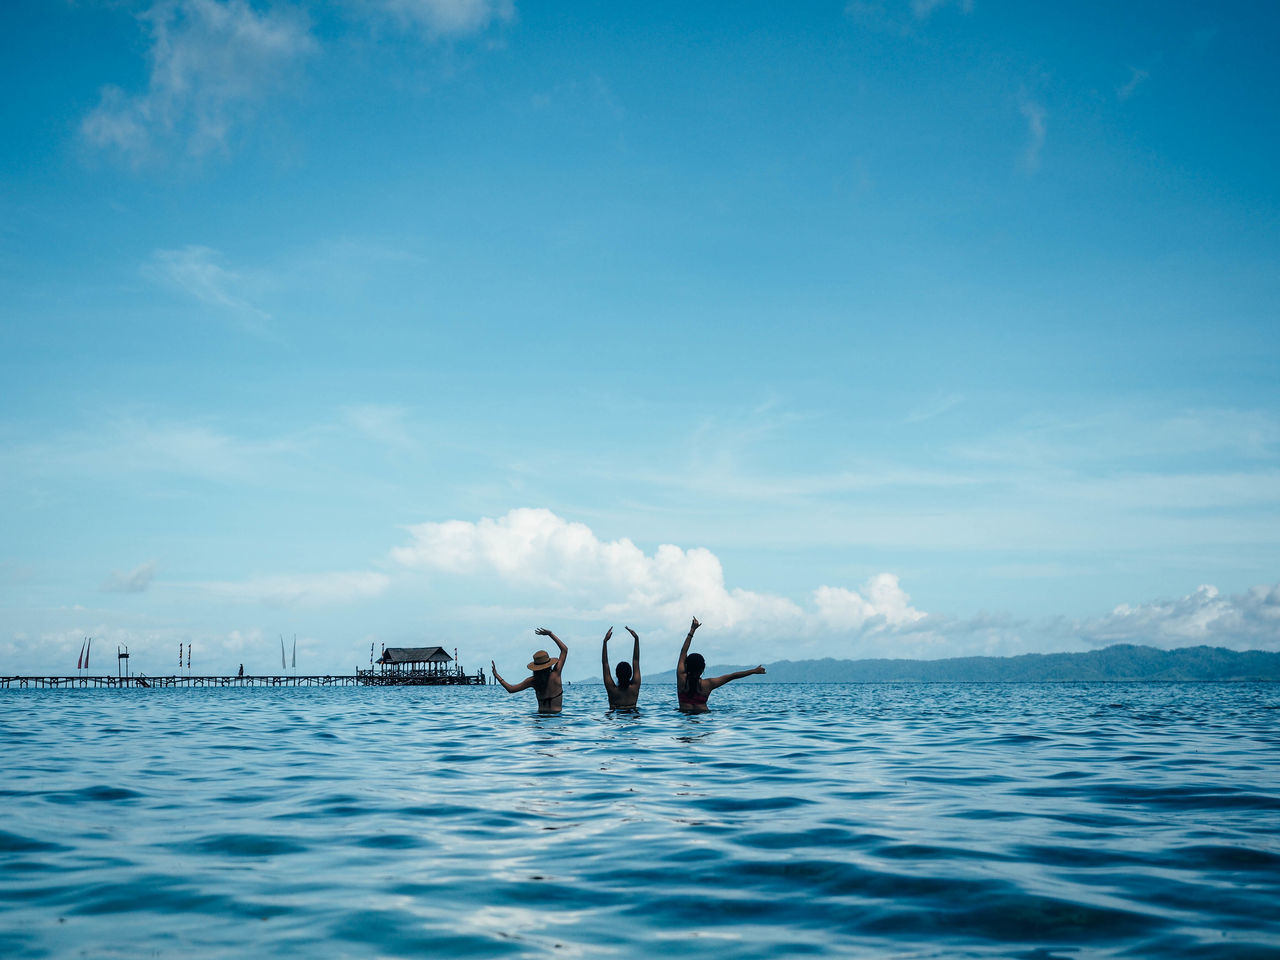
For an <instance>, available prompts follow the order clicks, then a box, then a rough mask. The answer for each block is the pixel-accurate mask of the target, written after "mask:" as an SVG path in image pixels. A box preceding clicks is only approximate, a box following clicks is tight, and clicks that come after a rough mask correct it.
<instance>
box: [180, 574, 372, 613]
mask: <svg viewBox="0 0 1280 960" xmlns="http://www.w3.org/2000/svg"><path fill="white" fill-rule="evenodd" d="M390 585H391V578H390V577H388V576H387V575H386V574H382V573H373V572H370V571H352V572H340V573H312V574H281V575H274V576H265V577H253V578H250V579H248V580H234V581H232V580H222V581H211V582H207V583H198V584H193V586H194V587H195V589H196V590H198V591H199V592H201V593H205V594H208V595H209V596H212V597H214V598H216V599H220V600H230V601H234V602H242V603H267V604H272V605H275V606H319V605H324V604H341V603H351V602H354V601H358V600H368V599H370V598H372V597H377V596H381V595H382V594H383V593H385V592H386V590H387V588H388V587H389V586H390Z"/></svg>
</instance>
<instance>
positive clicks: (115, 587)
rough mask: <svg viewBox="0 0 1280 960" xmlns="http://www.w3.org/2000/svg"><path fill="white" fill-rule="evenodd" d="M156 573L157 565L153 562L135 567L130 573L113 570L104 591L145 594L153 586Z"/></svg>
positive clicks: (103, 587)
mask: <svg viewBox="0 0 1280 960" xmlns="http://www.w3.org/2000/svg"><path fill="white" fill-rule="evenodd" d="M155 573H156V565H155V564H154V563H151V562H148V563H144V564H142V565H141V566H139V567H135V568H134V569H133V570H130V571H129V572H128V573H121V572H120V571H118V570H112V571H111V576H109V577H108V578H107V580H106V582H105V583H104V584H103V585H102V589H103V590H106V591H107V592H108V593H143V592H144V591H146V589H147V588H148V587H149V586H151V580H152V578H153V577H154V576H155Z"/></svg>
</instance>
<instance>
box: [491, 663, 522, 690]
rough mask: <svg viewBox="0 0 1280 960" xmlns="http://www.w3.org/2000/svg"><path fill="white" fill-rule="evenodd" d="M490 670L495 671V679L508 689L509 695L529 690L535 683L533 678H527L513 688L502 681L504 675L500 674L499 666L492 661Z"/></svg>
mask: <svg viewBox="0 0 1280 960" xmlns="http://www.w3.org/2000/svg"><path fill="white" fill-rule="evenodd" d="M489 668H490V670H492V671H493V679H495V680H497V681H498V682H499V683H500V684H502V685H503V686H504V687H506V690H507V693H519V692H520V691H521V690H528V689H529V685H530V684H532V683H533V677H525V678H524V679H523V680H521V681H520V682H519V683H517V684H515V685H514V686H512V685H511V684H509V683H507V681H505V680H503V679H502V674H500V673H498V665H497V664H496V663H494V662H493V661H492V660H490V661H489Z"/></svg>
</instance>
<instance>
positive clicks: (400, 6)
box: [380, 0, 516, 37]
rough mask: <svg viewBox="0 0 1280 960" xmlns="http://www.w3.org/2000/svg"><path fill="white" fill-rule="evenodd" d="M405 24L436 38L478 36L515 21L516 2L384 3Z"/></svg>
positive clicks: (434, 0) (429, 0) (420, 0)
mask: <svg viewBox="0 0 1280 960" xmlns="http://www.w3.org/2000/svg"><path fill="white" fill-rule="evenodd" d="M380 5H381V6H382V7H383V8H385V9H386V10H387V11H389V12H390V13H392V14H393V15H395V16H396V17H397V18H399V19H400V20H401V21H402V22H412V23H415V24H418V25H419V26H421V27H423V28H425V29H426V30H427V31H428V32H429V33H430V34H431V35H432V36H436V37H461V36H466V35H467V34H472V33H478V32H480V31H482V30H484V29H486V28H487V27H488V26H489V25H490V24H492V23H504V22H508V21H510V20H513V19H515V15H516V6H515V3H514V2H512V0H381V3H380Z"/></svg>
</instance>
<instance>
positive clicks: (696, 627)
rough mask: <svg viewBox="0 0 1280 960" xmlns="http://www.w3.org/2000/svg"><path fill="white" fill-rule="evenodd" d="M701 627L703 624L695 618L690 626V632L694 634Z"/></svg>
mask: <svg viewBox="0 0 1280 960" xmlns="http://www.w3.org/2000/svg"><path fill="white" fill-rule="evenodd" d="M700 626H702V624H701V623H699V622H698V618H697V617H694V618H693V623H691V624H689V632H690V633H693V631H695V630H697V629H698V628H699V627H700Z"/></svg>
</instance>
